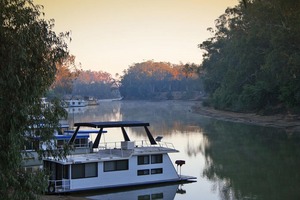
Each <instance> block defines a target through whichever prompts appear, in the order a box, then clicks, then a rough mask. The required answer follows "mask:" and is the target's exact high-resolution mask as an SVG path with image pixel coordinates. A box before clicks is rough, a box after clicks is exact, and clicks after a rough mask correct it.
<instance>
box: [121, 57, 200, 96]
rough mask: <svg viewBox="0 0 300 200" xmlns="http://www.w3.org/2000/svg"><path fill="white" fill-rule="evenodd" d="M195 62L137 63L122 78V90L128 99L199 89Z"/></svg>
mask: <svg viewBox="0 0 300 200" xmlns="http://www.w3.org/2000/svg"><path fill="white" fill-rule="evenodd" d="M196 69H197V66H196V65H195V64H186V65H172V64H170V63H166V62H154V61H146V62H142V63H136V64H134V65H132V66H131V67H130V68H129V69H128V70H126V71H125V73H124V75H123V76H122V78H121V86H120V92H121V94H122V96H123V97H124V98H127V99H155V98H159V97H158V96H159V95H160V94H161V93H169V96H168V98H169V99H172V96H170V94H171V92H175V91H179V92H193V91H199V90H200V89H201V88H200V86H199V79H198V75H197V73H196Z"/></svg>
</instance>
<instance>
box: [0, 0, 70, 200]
mask: <svg viewBox="0 0 300 200" xmlns="http://www.w3.org/2000/svg"><path fill="white" fill-rule="evenodd" d="M41 10H42V7H41V6H37V5H34V3H33V1H32V0H0V69H1V74H0V113H1V115H0V128H1V132H0V160H1V162H0V198H1V199H35V198H37V197H38V195H37V194H39V193H40V192H42V191H43V190H44V183H45V182H44V179H43V177H44V176H42V175H41V176H37V174H32V173H26V172H25V171H23V170H22V165H21V164H22V155H21V150H22V147H23V146H24V145H25V143H26V140H27V139H28V138H29V137H25V136H29V135H30V133H32V130H30V129H31V128H33V127H35V128H38V126H39V125H41V124H43V125H42V126H40V128H39V129H36V130H35V136H38V137H39V138H40V139H41V140H42V141H49V139H50V138H51V135H52V134H53V129H54V128H55V127H57V125H58V118H59V117H60V116H61V115H63V112H62V110H61V109H60V108H59V106H58V104H54V106H52V107H48V108H45V107H44V108H43V107H42V106H41V101H40V98H41V97H42V96H43V95H44V94H45V92H46V91H47V90H48V88H49V87H50V86H51V84H52V83H53V81H54V79H55V73H56V64H57V63H58V62H59V61H61V60H62V59H63V58H64V57H65V56H67V55H68V51H67V44H66V42H65V39H67V38H68V35H69V34H68V33H61V34H59V35H57V34H56V33H55V32H54V31H53V30H52V28H53V26H54V21H53V20H50V21H46V20H44V19H42V16H43V13H42V11H41ZM37 121H38V122H37ZM54 153H55V152H54Z"/></svg>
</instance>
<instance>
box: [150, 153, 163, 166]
mask: <svg viewBox="0 0 300 200" xmlns="http://www.w3.org/2000/svg"><path fill="white" fill-rule="evenodd" d="M162 162H163V159H162V154H156V155H151V164H156V163H162Z"/></svg>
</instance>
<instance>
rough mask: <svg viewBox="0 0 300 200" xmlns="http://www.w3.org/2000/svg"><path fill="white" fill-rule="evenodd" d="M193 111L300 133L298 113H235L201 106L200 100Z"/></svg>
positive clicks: (208, 115)
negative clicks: (264, 114)
mask: <svg viewBox="0 0 300 200" xmlns="http://www.w3.org/2000/svg"><path fill="white" fill-rule="evenodd" d="M192 111H193V112H194V113H198V114H200V115H203V116H205V117H211V118H215V119H218V120H225V121H231V122H238V123H246V124H253V125H260V126H266V127H276V128H282V129H285V130H286V132H299V133H300V116H299V115H292V114H288V115H283V114H278V115H272V116H261V115H257V114H254V113H235V112H229V111H220V110H215V109H214V108H211V107H204V106H202V102H198V103H196V104H195V105H194V106H193V107H192Z"/></svg>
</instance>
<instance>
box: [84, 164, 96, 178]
mask: <svg viewBox="0 0 300 200" xmlns="http://www.w3.org/2000/svg"><path fill="white" fill-rule="evenodd" d="M97 172H98V170H97V163H86V164H85V177H86V178H88V177H96V176H97V174H98V173H97Z"/></svg>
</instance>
